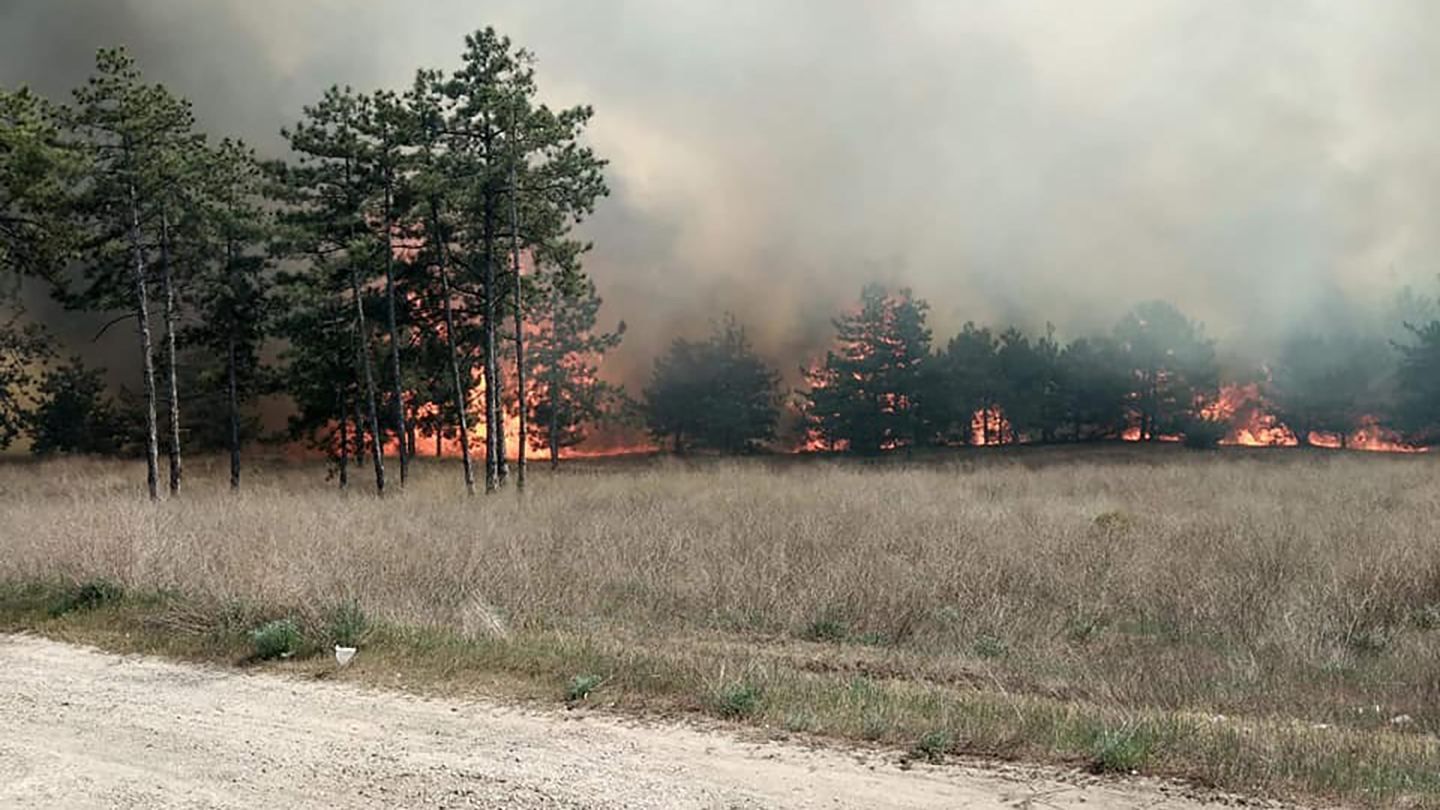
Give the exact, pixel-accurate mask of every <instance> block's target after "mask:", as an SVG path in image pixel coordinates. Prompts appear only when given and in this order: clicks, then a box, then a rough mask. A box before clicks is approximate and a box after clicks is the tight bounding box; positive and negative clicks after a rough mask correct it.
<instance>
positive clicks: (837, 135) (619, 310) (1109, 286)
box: [0, 0, 1440, 390]
mask: <svg viewBox="0 0 1440 810" xmlns="http://www.w3.org/2000/svg"><path fill="white" fill-rule="evenodd" d="M1437 14H1440V12H1437V10H1436V9H1435V7H1434V6H1433V4H1431V3H1428V2H1425V0H1396V1H1395V2H1382V3H1378V4H1364V5H1363V7H1362V6H1360V5H1356V6H1354V7H1333V6H1330V5H1323V4H1316V3H1312V2H1308V1H1307V0H1283V1H1282V2H1278V3H1268V4H1263V5H1262V4H1256V5H1245V6H1244V7H1241V8H1237V7H1235V6H1233V5H1232V6H1227V7H1223V8H1222V7H1219V6H1215V5H1214V4H1210V3H1204V2H1198V1H1196V2H1176V3H1160V4H1157V3H1151V2H1147V1H1146V0H1106V1H1105V2H1101V3H1100V4H1099V5H1098V6H1095V7H1089V8H1087V7H1081V6H1075V7H1066V8H1060V9H1057V8H1056V7H1055V4H1053V3H1037V2H1027V1H1025V0H1022V2H1017V3H1003V4H997V3H986V4H979V3H959V4H951V3H929V2H902V3H890V4H883V5H876V4H873V3H867V2H860V1H859V0H841V1H840V2H833V3H824V4H806V3H801V4H786V5H783V6H777V5H776V4H773V3H765V2H739V3H726V4H703V5H701V6H685V5H676V4H673V3H668V2H661V1H660V0H647V1H646V2H640V3H629V4H625V5H623V6H621V5H617V4H610V3H587V4H581V5H579V6H577V5H576V4H574V3H567V2H560V1H559V0H551V1H550V2H546V1H544V0H542V1H541V2H531V1H530V0H526V1H525V2H520V1H519V0H498V1H497V2H492V3H487V4H485V6H484V7H483V9H480V8H477V7H476V6H474V5H473V4H471V3H466V2H461V1H460V0H437V1H436V2H427V3H424V4H419V5H416V4H397V3H391V2H380V1H379V0H361V1H360V2H354V3H349V2H347V3H343V4H342V3H339V2H336V1H335V0H322V1H321V2H314V3H305V4H295V3H289V2H281V1H280V0H244V2H241V0H216V1H215V2H206V3H191V2H185V1H184V0H89V1H88V2H87V1H86V0H76V1H75V2H67V3H64V4H58V3H15V4H8V5H7V7H6V8H5V9H4V10H3V11H0V85H3V86H15V85H18V84H21V83H29V84H32V85H33V86H34V87H35V88H36V89H37V91H39V92H41V93H43V94H45V95H47V96H49V97H51V98H64V97H65V96H66V94H67V93H68V92H69V90H70V88H72V87H74V86H75V85H76V84H78V83H79V82H81V81H83V79H84V77H85V75H86V74H87V73H88V71H89V67H90V63H91V61H92V57H93V54H94V52H95V50H96V49H97V48H99V47H102V46H110V45H113V44H116V43H124V44H126V45H127V46H128V47H129V49H130V50H131V52H132V53H133V54H135V55H136V57H137V58H138V59H139V60H140V62H141V64H142V65H143V66H144V67H145V69H146V72H147V75H148V76H150V77H151V78H152V80H156V81H162V82H164V83H166V85H167V86H169V87H171V88H172V90H173V91H174V92H176V93H177V94H179V95H182V96H185V97H187V98H189V99H191V100H192V101H193V102H194V103H195V111H196V114H197V117H198V118H199V122H200V125H201V127H202V128H204V129H206V130H208V131H210V132H211V133H212V134H213V135H214V136H216V137H219V136H222V135H230V136H235V137H240V138H243V139H245V140H246V141H247V142H249V143H252V144H254V145H255V146H256V148H257V149H259V150H260V151H261V153H262V154H264V155H266V156H278V155H280V154H281V153H282V150H283V149H284V147H285V144H284V142H283V140H282V139H281V138H280V137H279V135H278V133H279V130H280V128H281V127H283V126H286V125H289V124H292V123H294V119H295V117H296V115H297V114H298V111H299V109H300V107H301V106H302V105H304V104H308V103H312V102H314V101H315V100H316V99H318V98H319V97H320V95H321V93H322V92H323V91H324V89H325V88H326V87H329V86H330V85H332V84H339V85H345V84H350V85H352V86H354V87H363V88H370V87H390V88H395V89H404V88H406V87H408V86H409V84H410V82H411V80H412V79H413V75H412V74H413V71H414V69H415V67H416V66H417V65H422V64H430V63H435V64H436V65H439V64H441V63H444V62H445V61H446V60H445V59H444V56H445V55H449V54H455V53H457V45H456V43H457V41H458V37H459V34H460V33H461V32H464V31H469V30H474V29H477V28H481V27H483V26H485V25H490V24H493V25H495V26H496V28H497V29H498V30H501V31H503V32H505V33H507V34H508V35H510V36H512V37H514V38H515V39H516V41H518V42H521V43H523V44H524V45H525V46H526V47H527V48H530V49H532V50H533V51H535V52H536V53H537V54H539V56H540V57H541V67H542V70H543V74H544V78H545V81H544V87H543V88H542V96H543V98H544V100H546V101H548V102H550V103H551V104H552V105H553V106H556V107H564V106H569V105H573V104H576V103H587V104H593V105H594V106H595V108H596V109H597V110H598V111H599V114H598V115H597V117H596V119H595V120H594V122H593V125H592V126H591V127H590V130H589V138H590V139H591V142H592V143H593V144H594V145H595V147H596V150H597V152H598V153H600V154H603V155H605V156H607V157H608V158H610V159H611V160H612V167H611V169H610V171H609V175H608V179H609V184H610V186H611V188H612V190H613V192H614V193H613V195H612V197H611V199H610V200H609V201H608V202H607V204H606V205H605V206H602V207H601V208H600V209H599V210H598V211H597V213H596V216H595V217H594V218H593V219H591V220H590V221H589V223H587V225H586V226H584V227H583V230H582V232H581V236H582V237H583V238H587V239H592V240H594V242H595V244H596V249H595V251H594V252H593V253H592V254H591V255H590V257H589V258H588V259H587V267H588V268H589V269H590V271H591V272H592V274H593V276H594V277H595V279H596V280H597V284H598V285H599V292H600V294H601V295H602V297H604V298H605V300H606V306H607V309H608V313H609V315H610V316H611V318H613V319H615V320H617V321H618V320H624V321H626V322H627V324H628V325H629V327H630V329H629V332H628V334H627V338H626V341H625V343H624V344H623V345H622V346H620V347H617V349H616V350H615V352H614V353H613V354H612V355H611V357H610V358H609V359H608V360H607V364H606V369H605V375H606V378H607V379H609V380H611V381H612V382H617V383H625V384H626V385H628V386H629V387H630V388H632V389H633V390H638V388H639V387H641V386H642V385H643V382H644V380H645V379H646V377H647V375H648V372H649V368H650V364H651V362H652V361H653V359H654V357H655V356H656V355H658V354H659V353H660V352H661V351H663V349H664V348H665V346H667V345H668V343H669V341H670V340H671V339H673V338H674V337H689V338H693V339H703V338H704V336H705V333H706V328H707V327H706V324H707V323H708V322H709V320H711V319H712V318H713V317H714V315H715V313H716V312H720V311H725V310H729V311H734V312H738V313H743V314H744V316H745V317H744V320H745V322H746V324H747V328H748V331H749V336H750V339H751V340H752V341H753V342H754V343H755V346H756V348H757V350H759V351H761V352H762V353H763V354H765V355H767V356H769V357H771V358H773V362H775V363H776V365H777V368H778V369H779V371H780V372H781V373H782V375H784V376H785V378H786V382H787V383H788V384H791V385H798V384H799V383H800V375H799V373H798V370H797V367H798V366H799V365H801V364H802V363H803V362H807V361H808V359H810V358H813V357H818V356H821V355H823V354H824V352H825V351H826V349H828V348H829V337H830V319H831V318H832V317H834V315H835V313H836V312H839V311H840V310H842V309H844V308H845V307H846V306H848V305H849V303H850V299H851V297H853V295H854V292H855V290H858V289H859V288H860V287H861V286H862V285H863V284H865V283H867V282H869V281H873V280H879V281H882V282H884V283H886V284H887V285H889V286H891V287H893V288H900V287H909V288H911V289H913V290H914V291H915V294H916V295H917V296H919V297H922V298H925V299H926V300H929V301H930V302H931V303H932V305H933V306H934V309H933V311H932V312H931V321H932V324H933V326H934V328H935V330H936V333H937V335H941V336H949V335H951V334H954V333H956V332H958V331H959V330H960V327H961V326H962V325H963V324H964V323H965V322H966V321H975V322H976V323H987V324H1010V323H1014V324H1016V325H1018V326H1020V327H1022V328H1024V329H1025V330H1026V331H1027V332H1029V333H1031V334H1040V333H1042V332H1043V330H1044V326H1045V323H1046V322H1047V321H1050V322H1053V323H1054V324H1055V326H1056V329H1057V331H1058V332H1059V333H1061V334H1068V335H1076V334H1097V333H1100V332H1104V331H1107V330H1108V329H1109V328H1110V326H1111V325H1112V324H1113V323H1114V322H1115V321H1116V320H1118V319H1119V318H1120V316H1121V315H1122V314H1123V313H1124V312H1125V311H1127V310H1128V309H1129V308H1130V307H1131V306H1132V305H1134V304H1135V303H1137V302H1139V301H1145V300H1152V299H1161V300H1167V301H1170V302H1172V303H1174V304H1176V305H1177V306H1179V307H1180V308H1181V309H1182V310H1183V311H1185V312H1186V313H1187V314H1188V315H1189V316H1190V317H1192V318H1195V319H1197V320H1199V321H1202V322H1204V323H1205V324H1206V327H1207V332H1208V333H1209V334H1210V335H1211V336H1212V337H1214V338H1216V339H1217V341H1218V345H1219V347H1220V348H1221V350H1222V353H1225V354H1227V355H1235V354H1238V355H1241V356H1242V357H1245V358H1256V357H1261V356H1269V357H1273V356H1274V355H1275V353H1276V352H1277V351H1278V348H1279V346H1280V345H1281V344H1283V342H1284V340H1285V339H1286V338H1287V337H1288V335H1289V333H1290V332H1291V331H1294V330H1297V329H1298V330H1299V331H1302V332H1303V331H1305V329H1306V328H1307V327H1309V326H1312V325H1313V324H1315V323H1332V322H1335V321H1337V320H1344V319H1350V320H1359V321H1360V323H1359V324H1358V325H1360V326H1364V327H1366V328H1370V327H1372V326H1374V322H1375V318H1376V317H1377V316H1379V315H1383V310H1384V307H1385V305H1386V303H1387V302H1388V300H1389V298H1390V296H1391V295H1392V294H1393V293H1394V291H1395V289H1397V288H1398V287H1400V286H1402V285H1404V284H1406V283H1409V284H1413V285H1416V286H1421V285H1427V284H1429V283H1430V279H1431V278H1432V277H1433V276H1434V274H1435V273H1436V271H1437V269H1440V268H1437V266H1436V261H1435V258H1434V257H1435V256H1437V255H1440V233H1437V232H1436V231H1435V230H1434V229H1433V228H1430V227H1429V225H1428V222H1429V214H1428V212H1430V211H1433V210H1435V208H1436V207H1437V206H1440V199H1437V195H1440V182H1436V180H1437V175H1440V158H1437V154H1436V152H1435V150H1434V149H1433V144H1434V143H1436V142H1437V141H1440V120H1437V116H1436V115H1435V114H1434V113H1433V112H1432V110H1433V104H1432V103H1431V98H1430V97H1431V84H1432V81H1431V77H1432V76H1434V75H1435V74H1436V73H1437V72H1440V64H1437V62H1440V53H1437V52H1436V50H1435V49H1434V48H1433V47H1432V44H1431V43H1430V41H1429V39H1430V37H1429V32H1430V31H1433V30H1435V27H1436V23H1437V22H1440V20H1437ZM797 111H803V113H800V112H797ZM897 122H904V125H903V126H902V125H897ZM757 289H765V290H767V291H768V292H767V294H766V295H764V296H757V295H755V294H754V291H755V290H757ZM32 304H33V307H32V308H33V309H35V310H36V311H37V313H39V312H40V311H41V310H43V309H44V307H43V302H39V301H32ZM94 328H95V326H94V325H89V324H87V325H85V326H84V327H83V328H82V327H81V326H78V325H77V326H75V327H74V328H73V330H66V337H69V338H72V339H73V342H74V343H75V344H77V345H75V346H73V348H76V349H84V350H87V351H89V352H94V351H95V349H94V348H93V347H90V346H88V345H79V344H85V343H88V339H89V337H90V336H91V335H92V334H93V331H94ZM113 354H114V356H103V357H102V356H97V355H96V354H88V355H87V357H88V359H90V360H91V361H92V362H95V363H99V364H101V365H105V366H108V367H110V368H111V369H112V372H114V373H115V374H116V375H119V374H121V373H122V371H123V369H125V368H127V367H130V366H132V365H133V360H132V359H131V358H130V356H129V355H128V354H126V355H124V356H120V355H119V353H113ZM1226 359H1228V358H1227V357H1222V361H1224V360H1226ZM123 373H128V372H123Z"/></svg>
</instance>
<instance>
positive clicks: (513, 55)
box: [443, 28, 606, 491]
mask: <svg viewBox="0 0 1440 810" xmlns="http://www.w3.org/2000/svg"><path fill="white" fill-rule="evenodd" d="M443 92H444V95H445V99H446V109H447V118H446V120H447V127H446V130H447V133H448V138H447V147H448V151H449V159H448V160H447V163H446V166H447V168H448V169H449V171H450V172H451V174H450V180H451V181H452V185H453V187H454V188H456V189H457V190H458V193H457V195H456V207H457V208H458V213H459V214H460V216H459V217H458V222H459V225H460V227H459V228H458V230H457V232H456V233H455V237H456V241H457V244H458V246H459V248H460V251H459V252H460V254H461V255H459V256H457V257H455V258H456V259H457V262H458V263H459V264H460V265H462V266H463V267H464V268H465V270H466V279H465V283H464V284H463V285H461V286H462V287H464V288H465V290H466V292H468V293H469V294H472V295H478V297H479V300H480V303H481V311H482V315H481V319H480V327H481V357H482V361H483V364H484V365H483V368H484V372H483V374H484V388H485V415H486V418H485V424H486V431H485V435H486V458H487V461H486V491H494V490H495V489H496V488H497V487H499V486H500V485H501V484H503V482H504V480H505V478H506V477H507V476H508V465H507V463H506V452H505V450H506V448H505V430H504V422H505V419H504V412H503V411H504V402H505V399H506V397H505V392H504V390H503V387H504V375H503V374H502V373H501V370H500V355H501V346H500V335H499V329H500V324H501V322H502V321H503V319H504V317H505V315H506V314H507V312H506V310H507V308H508V309H509V310H510V312H509V314H511V315H512V316H513V317H518V318H520V320H519V321H516V326H517V329H516V332H515V335H516V338H515V343H514V345H515V346H516V348H517V350H522V343H523V339H524V329H523V317H524V316H523V312H521V310H522V309H523V301H524V289H523V287H521V286H520V285H521V283H522V280H521V278H520V267H521V263H520V261H519V255H520V253H521V252H529V253H531V255H536V254H537V253H539V252H547V253H549V254H552V255H562V254H575V253H577V252H580V251H583V248H584V247H585V246H583V245H577V244H575V243H574V242H573V241H571V240H570V238H569V232H570V229H571V227H572V226H573V225H574V224H575V223H576V222H578V221H579V220H580V219H581V218H583V217H584V216H585V215H587V214H588V213H589V212H590V211H591V210H592V209H593V207H594V204H595V200H596V199H597V198H598V197H600V196H603V195H604V194H605V193H606V188H605V184H604V180H603V177H602V170H603V167H604V161H602V160H600V159H598V158H597V157H595V155H594V153H593V152H592V151H591V150H590V149H589V148H588V147H585V146H583V145H582V144H581V143H580V138H581V135H582V134H583V131H584V128H585V126H586V124H587V123H588V122H589V120H590V117H591V116H592V111H591V109H590V108H589V107H573V108H570V109H565V110H559V111H552V110H550V109H549V108H548V107H546V106H544V105H540V104H537V103H536V101H535V95H536V92H537V88H536V85H535V77H534V68H533V58H532V56H531V55H530V54H529V53H528V52H526V51H524V50H521V49H518V48H515V47H514V46H513V45H512V44H511V42H510V40H509V39H508V38H506V37H502V36H500V35H499V34H497V33H496V32H495V31H494V30H493V29H488V28H487V29H485V30H483V31H478V32H476V33H475V34H472V35H470V36H468V37H466V40H465V52H464V54H463V56H462V66H461V68H460V69H459V70H457V71H456V72H455V73H453V74H452V75H451V77H450V78H449V80H448V81H447V82H446V83H445V84H444V86H443ZM513 317H512V319H513ZM517 354H519V352H518V351H517ZM522 365H523V364H522ZM516 377H517V378H523V372H522V371H521V370H520V368H519V367H517V374H516ZM526 398H527V396H525V395H520V396H517V398H516V399H517V400H523V399H526Z"/></svg>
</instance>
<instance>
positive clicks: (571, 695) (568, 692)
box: [565, 675, 605, 703]
mask: <svg viewBox="0 0 1440 810" xmlns="http://www.w3.org/2000/svg"><path fill="white" fill-rule="evenodd" d="M603 683H605V679H604V678H603V677H601V676H599V675H576V676H575V677H573V678H571V679H570V683H569V684H568V685H567V686H566V687H565V702H566V703H577V702H579V701H582V700H584V699H585V698H587V697H589V696H590V693H591V692H594V691H595V690H596V689H599V688H600V684H603Z"/></svg>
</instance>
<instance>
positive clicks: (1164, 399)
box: [644, 285, 1440, 454]
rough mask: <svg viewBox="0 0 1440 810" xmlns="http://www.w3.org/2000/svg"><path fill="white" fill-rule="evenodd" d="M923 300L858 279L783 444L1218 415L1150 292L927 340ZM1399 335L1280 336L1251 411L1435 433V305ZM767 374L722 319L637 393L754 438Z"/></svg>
mask: <svg viewBox="0 0 1440 810" xmlns="http://www.w3.org/2000/svg"><path fill="white" fill-rule="evenodd" d="M927 313H928V306H927V304H926V303H925V302H924V301H922V300H918V299H916V298H914V297H913V296H912V295H911V293H910V292H909V291H908V290H896V291H891V290H887V289H885V288H883V287H880V286H874V285H872V286H868V287H866V288H865V289H864V290H863V292H862V294H861V298H860V301H859V303H858V305H857V306H856V307H855V308H854V309H853V310H852V311H850V312H847V313H845V314H843V315H842V316H840V317H839V318H838V319H836V321H835V324H834V325H835V337H834V348H833V349H832V350H831V351H829V352H828V353H827V354H826V355H825V356H824V358H823V359H821V360H820V361H819V362H818V363H816V364H815V365H814V366H813V367H810V368H806V369H804V370H803V372H804V377H805V389H806V390H803V391H801V392H799V393H798V394H792V395H790V396H789V397H788V400H789V401H790V402H791V403H792V404H793V409H794V411H796V412H797V413H798V414H799V416H800V417H801V425H800V430H801V432H802V434H803V436H802V438H801V439H800V440H799V442H800V444H801V445H802V446H804V447H806V448H808V449H812V450H848V451H850V452H855V453H860V454H874V453H880V452H882V451H886V450H892V449H897V448H905V447H924V446H947V445H965V444H974V445H997V444H1012V443H1056V442H1087V441H1105V440H1119V439H1129V440H1133V441H1146V440H1158V439H1167V440H1176V441H1180V440H1183V441H1185V442H1186V443H1187V444H1190V445H1193V446H1200V447H1209V446H1214V445H1215V444H1217V443H1218V442H1220V441H1221V440H1222V439H1223V438H1224V437H1225V436H1226V435H1227V433H1229V432H1231V431H1232V430H1233V429H1234V427H1235V426H1234V425H1233V424H1232V422H1231V420H1232V418H1233V417H1234V416H1235V414H1234V413H1228V412H1226V409H1225V407H1223V406H1224V405H1225V403H1224V402H1223V401H1222V398H1221V390H1222V389H1221V380H1220V368H1219V363H1218V361H1217V358H1216V347H1215V342H1214V340H1213V339H1211V338H1209V337H1207V336H1206V335H1205V333H1204V329H1203V327H1202V326H1201V325H1200V324H1199V323H1197V322H1195V321H1193V320H1191V319H1190V318H1188V317H1186V316H1185V315H1184V314H1183V313H1182V312H1180V311H1179V310H1178V309H1176V308H1175V307H1174V306H1172V305H1170V304H1168V303H1164V302H1159V301H1153V302H1148V303H1142V304H1140V305H1138V306H1136V307H1135V308H1134V309H1133V310H1131V311H1130V312H1128V313H1127V314H1126V315H1125V316H1124V317H1123V318H1121V319H1120V321H1119V322H1118V323H1116V324H1115V326H1114V328H1113V329H1112V330H1111V331H1110V332H1109V333H1108V334H1101V335H1092V336H1086V337H1079V338H1076V339H1073V340H1071V341H1069V342H1062V341H1060V340H1059V339H1058V338H1057V337H1056V336H1055V332H1054V330H1053V328H1047V329H1046V331H1045V333H1044V334H1039V335H1032V334H1027V333H1025V332H1024V331H1022V330H1020V329H1018V328H1015V327H1010V328H1006V329H1003V330H998V331H997V330H993V329H991V328H989V327H984V326H978V325H976V324H974V323H967V324H965V325H964V326H963V328H962V329H961V330H960V332H959V333H958V334H956V335H955V336H953V337H951V338H950V339H949V340H948V341H947V342H945V344H944V345H943V346H942V345H937V344H936V342H935V340H934V338H933V335H932V333H931V330H930V328H929V327H928V326H927V324H926V317H927ZM1403 327H1404V329H1405V332H1406V334H1407V335H1408V336H1409V339H1408V340H1405V341H1388V340H1385V339H1382V338H1379V337H1374V336H1368V337H1367V336H1363V335H1355V334H1348V335H1347V334H1344V333H1329V334H1327V333H1324V332H1318V331H1317V332H1315V333H1310V334H1297V335H1295V336H1293V337H1292V338H1291V339H1290V340H1288V341H1287V342H1286V343H1285V344H1284V346H1283V347H1282V348H1281V350H1280V351H1279V352H1278V356H1277V357H1275V358H1274V359H1273V360H1271V361H1269V362H1268V363H1266V364H1264V365H1263V366H1259V367H1257V368H1255V369H1254V370H1253V371H1252V373H1251V374H1250V375H1249V376H1250V378H1251V380H1252V382H1253V389H1252V390H1253V391H1255V395H1256V396H1257V397H1259V398H1260V400H1261V401H1260V402H1258V403H1256V402H1252V403H1247V404H1248V405H1249V406H1250V407H1252V408H1253V407H1257V406H1263V407H1265V408H1266V409H1267V413H1266V414H1265V415H1266V416H1267V417H1268V418H1269V419H1271V420H1273V423H1274V424H1275V425H1276V426H1278V428H1279V430H1280V431H1283V435H1285V436H1286V437H1289V438H1291V439H1292V440H1293V441H1294V442H1295V443H1297V444H1302V445H1303V444H1308V443H1310V442H1311V441H1312V440H1314V439H1323V438H1328V439H1330V440H1331V443H1332V444H1338V445H1339V446H1342V447H1343V446H1344V445H1345V443H1346V441H1347V437H1349V436H1351V435H1354V434H1356V433H1358V432H1360V431H1362V430H1366V429H1373V427H1374V426H1375V425H1376V424H1378V423H1380V422H1383V423H1384V424H1386V425H1387V426H1389V427H1391V428H1393V429H1394V430H1395V431H1396V432H1397V434H1398V435H1401V436H1403V437H1404V438H1405V439H1407V440H1408V441H1410V442H1413V443H1414V444H1417V445H1423V444H1429V443H1430V442H1431V441H1432V440H1433V439H1434V438H1435V437H1436V436H1437V435H1440V320H1435V319H1434V318H1433V317H1431V318H1430V319H1429V320H1426V321H1423V322H1422V323H1420V324H1413V323H1406V324H1403ZM779 380H780V375H779V374H777V373H776V372H775V371H774V369H773V368H772V367H771V366H769V365H767V363H766V362H765V360H763V359H762V358H761V357H759V356H758V355H757V353H756V352H755V350H754V349H753V347H751V345H750V344H749V342H748V341H747V340H746V339H745V334H744V330H743V328H742V327H740V326H739V325H738V324H737V323H736V322H735V321H734V320H733V319H727V320H726V321H724V323H723V324H721V325H720V326H719V327H718V328H717V329H716V331H715V333H714V335H713V336H712V337H711V338H710V339H708V340H707V341H702V342H698V343H696V342H691V341H687V340H679V341H676V342H675V343H674V344H673V345H672V347H671V348H670V350H669V351H668V352H667V353H666V354H665V355H663V356H662V357H661V358H660V360H658V361H657V362H656V364H655V368H654V372H653V375H652V380H651V383H650V385H649V387H648V388H647V389H646V391H645V402H644V411H645V414H646V417H647V422H648V425H649V430H650V432H651V434H652V435H653V436H654V437H655V438H656V439H657V440H658V441H661V442H663V443H666V444H667V445H668V446H670V447H673V448H674V449H675V450H685V449H709V450H718V451H724V452H739V451H746V450H751V451H753V450H759V449H762V448H764V447H766V446H768V445H770V444H771V443H772V442H773V441H774V440H775V439H776V433H777V426H778V425H780V424H781V422H782V416H783V414H784V410H785V403H786V401H787V397H786V395H784V394H783V393H782V392H781V391H780V389H779Z"/></svg>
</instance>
